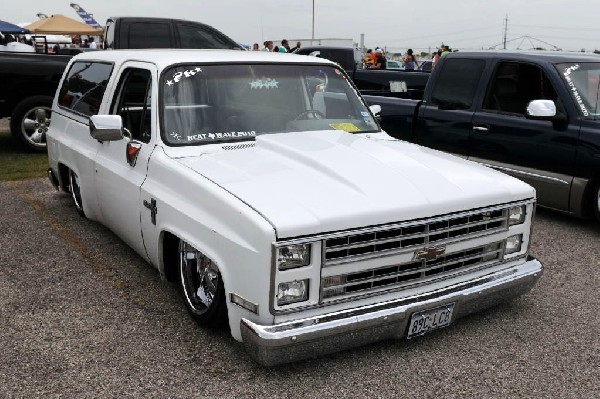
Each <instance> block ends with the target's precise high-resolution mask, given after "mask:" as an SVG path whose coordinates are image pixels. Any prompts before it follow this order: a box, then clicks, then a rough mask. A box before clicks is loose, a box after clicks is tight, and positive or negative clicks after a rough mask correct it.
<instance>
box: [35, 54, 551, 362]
mask: <svg viewBox="0 0 600 399" xmlns="http://www.w3.org/2000/svg"><path fill="white" fill-rule="evenodd" d="M372 111H376V109H373V110H370V109H369V108H367V106H366V105H365V103H364V101H363V100H362V98H361V97H360V95H359V94H358V92H357V90H356V88H355V87H354V86H353V85H352V83H350V81H349V78H348V77H347V75H346V74H345V72H344V71H343V70H341V69H340V68H339V66H337V65H336V64H334V63H332V62H329V61H327V60H324V59H321V58H313V57H304V56H298V55H293V54H268V53H263V52H240V51H229V50H146V51H107V52H94V53H87V54H81V55H78V56H76V57H74V58H73V59H72V60H71V61H70V63H69V65H68V66H67V68H66V70H65V73H64V75H63V78H62V80H61V83H60V85H59V89H58V91H57V94H56V96H55V98H54V102H53V104H52V114H53V118H52V122H51V124H50V128H49V131H48V135H47V137H48V155H49V160H50V169H49V176H50V179H51V181H52V182H53V184H54V185H55V186H56V187H57V188H58V187H60V188H62V189H63V190H65V191H67V192H69V193H70V194H71V196H72V198H73V202H74V205H75V207H76V208H77V210H78V211H79V212H80V213H81V214H82V215H85V216H86V217H88V218H90V219H93V220H96V221H99V222H100V223H102V224H104V225H106V226H107V227H109V228H110V229H111V230H112V231H114V232H115V233H116V234H117V235H118V236H119V237H121V238H122V239H123V240H124V241H125V242H126V243H127V244H129V245H130V246H131V247H132V248H133V250H135V251H136V252H137V253H138V254H140V256H142V257H143V258H145V259H146V260H147V261H148V262H149V263H151V264H152V265H153V266H154V267H156V268H157V269H158V270H159V271H160V273H161V274H162V275H163V276H164V277H165V278H166V279H168V280H170V281H174V282H177V283H178V284H179V286H180V288H181V291H182V294H183V295H182V296H183V299H184V303H185V305H186V307H187V309H188V310H189V312H190V314H191V315H192V316H193V317H194V318H195V319H196V320H197V321H198V322H199V323H200V324H201V325H208V326H211V325H217V324H225V325H227V326H228V327H229V329H230V330H231V334H232V336H233V337H234V338H235V339H236V340H238V341H242V342H243V344H244V345H245V346H246V347H247V349H248V350H249V352H250V353H251V354H252V355H253V356H254V357H255V358H256V359H257V360H258V361H259V362H261V363H262V364H265V365H274V364H278V363H284V362H289V361H294V360H298V359H302V358H307V357H311V356H316V355H319V354H323V353H328V352H333V351H339V350H342V349H345V348H351V347H355V346H358V345H364V344H367V343H369V342H373V341H377V340H382V339H388V338H413V337H417V336H420V335H422V334H425V333H427V332H429V331H432V330H434V329H436V328H440V327H444V326H447V325H449V324H451V323H452V322H453V321H455V320H456V319H458V318H459V317H461V316H464V315H466V314H469V313H472V312H475V311H478V310H480V309H484V308H487V307H490V306H493V305H495V304H497V303H499V302H501V301H505V300H510V299H513V298H515V297H517V296H519V295H521V294H523V293H526V292H527V291H529V290H530V289H531V287H532V286H533V285H534V284H535V282H536V281H537V279H538V278H539V277H540V275H541V274H542V265H541V263H540V262H539V261H537V260H536V259H534V258H532V257H531V256H529V253H528V251H529V246H530V242H531V231H532V219H533V213H534V206H535V191H534V190H533V189H532V188H531V187H530V186H529V185H527V184H525V183H523V182H521V181H519V180H516V179H514V178H512V177H509V176H507V175H504V174H502V173H499V172H496V171H493V170H491V169H488V168H486V167H483V166H479V165H477V164H474V163H471V162H468V161H465V160H462V159H460V158H457V157H454V156H451V155H446V154H443V153H440V152H437V151H433V150H430V149H427V148H423V147H420V146H417V145H414V144H409V143H406V142H402V141H399V140H396V139H393V138H392V137H390V136H388V135H387V134H386V133H385V132H383V131H382V130H381V129H380V127H379V125H378V123H377V122H376V119H375V115H374V114H373V112H372Z"/></svg>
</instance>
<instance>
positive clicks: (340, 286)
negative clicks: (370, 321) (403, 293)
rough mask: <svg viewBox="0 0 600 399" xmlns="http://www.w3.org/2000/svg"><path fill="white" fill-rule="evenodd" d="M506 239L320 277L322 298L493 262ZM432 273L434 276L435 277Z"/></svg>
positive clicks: (393, 285)
mask: <svg viewBox="0 0 600 399" xmlns="http://www.w3.org/2000/svg"><path fill="white" fill-rule="evenodd" d="M504 246H505V241H498V242H494V243H491V244H487V245H484V246H479V247H476V248H471V249H468V250H464V251H459V252H454V253H450V254H444V255H441V256H438V257H437V258H436V259H433V260H429V261H427V260H417V261H411V262H409V263H404V264H397V265H391V266H386V267H381V268H377V269H371V270H366V271H361V272H357V273H349V274H342V275H336V276H329V277H323V278H322V279H321V299H322V300H327V299H332V298H336V297H341V296H344V297H346V296H348V295H352V294H358V295H360V294H361V293H365V292H373V291H375V290H378V289H383V290H387V289H395V288H400V287H404V286H407V285H413V284H418V283H420V282H422V281H426V280H429V279H432V278H435V277H438V276H439V277H442V276H448V275H450V274H454V273H460V272H461V271H463V270H466V269H470V268H474V267H475V268H476V267H478V266H481V265H484V264H489V263H495V262H497V261H499V260H500V259H502V254H503V252H504ZM434 276H435V277H434Z"/></svg>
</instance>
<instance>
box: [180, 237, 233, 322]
mask: <svg viewBox="0 0 600 399" xmlns="http://www.w3.org/2000/svg"><path fill="white" fill-rule="evenodd" d="M179 277H180V284H181V290H182V292H183V296H184V300H185V305H186V307H187V309H188V311H189V312H190V313H191V314H192V316H194V318H195V319H196V320H197V321H198V322H199V323H200V324H206V325H214V324H216V323H219V322H220V321H222V320H223V318H224V317H223V316H224V314H225V295H224V288H223V282H222V281H221V274H220V273H219V269H218V268H217V266H216V265H215V263H214V262H213V261H212V260H210V259H209V258H207V257H206V256H204V254H202V253H201V252H199V251H198V250H197V249H196V248H194V247H192V246H191V245H190V244H188V243H187V242H185V241H180V242H179Z"/></svg>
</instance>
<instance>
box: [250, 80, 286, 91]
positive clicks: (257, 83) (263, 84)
mask: <svg viewBox="0 0 600 399" xmlns="http://www.w3.org/2000/svg"><path fill="white" fill-rule="evenodd" d="M250 88H251V89H256V90H260V89H278V88H279V82H278V81H277V80H275V79H273V78H262V79H254V80H253V81H252V82H250Z"/></svg>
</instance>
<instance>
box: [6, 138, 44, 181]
mask: <svg viewBox="0 0 600 399" xmlns="http://www.w3.org/2000/svg"><path fill="white" fill-rule="evenodd" d="M47 171H48V154H47V153H44V152H42V153H33V152H27V151H25V150H24V149H22V148H21V147H20V146H19V143H17V141H16V140H15V139H13V138H12V136H11V134H10V133H9V132H7V131H0V181H6V180H23V179H33V178H37V177H44V176H47V175H48V173H47Z"/></svg>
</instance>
